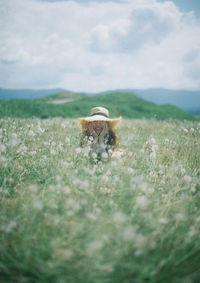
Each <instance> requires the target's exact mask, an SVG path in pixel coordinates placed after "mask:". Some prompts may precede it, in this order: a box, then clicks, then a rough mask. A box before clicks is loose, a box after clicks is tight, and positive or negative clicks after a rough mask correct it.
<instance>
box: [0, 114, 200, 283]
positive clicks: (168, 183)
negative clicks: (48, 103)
mask: <svg viewBox="0 0 200 283" xmlns="http://www.w3.org/2000/svg"><path fill="white" fill-rule="evenodd" d="M119 136H120V149H121V150H122V151H123V155H122V156H121V157H119V158H118V157H117V155H116V157H115V159H112V160H110V161H105V162H100V163H98V164H91V163H90V162H89V160H88V158H87V150H86V149H81V148H80V147H79V129H78V127H77V121H76V120H74V119H62V118H56V119H46V120H40V119H27V120H25V119H10V118H9V119H1V120H0V151H1V156H0V166H1V167H0V202H1V204H0V281H1V282H91V283H92V282H95V283H96V282H112V283H116V282H120V283H121V282H169V281H170V282H177V283H178V282H185V283H186V282H187V283H188V282H199V281H200V237H199V235H200V187H199V175H200V169H199V164H200V151H199V136H200V124H199V123H197V122H189V121H187V122H186V121H184V122H180V121H165V122H159V121H156V120H153V119H152V120H145V119H143V120H125V119H124V120H123V122H122V124H121V127H120V129H119Z"/></svg>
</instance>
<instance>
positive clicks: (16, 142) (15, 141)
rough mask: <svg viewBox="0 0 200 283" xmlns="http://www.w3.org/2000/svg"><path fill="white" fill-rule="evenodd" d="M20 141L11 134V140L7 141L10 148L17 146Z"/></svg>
mask: <svg viewBox="0 0 200 283" xmlns="http://www.w3.org/2000/svg"><path fill="white" fill-rule="evenodd" d="M20 142H21V140H20V139H19V138H18V136H17V135H16V134H12V136H11V139H10V141H9V145H10V146H12V147H15V146H18V145H19V144H20Z"/></svg>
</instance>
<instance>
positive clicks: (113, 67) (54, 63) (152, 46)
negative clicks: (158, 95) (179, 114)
mask: <svg viewBox="0 0 200 283" xmlns="http://www.w3.org/2000/svg"><path fill="white" fill-rule="evenodd" d="M0 21H1V25H2V27H3V28H1V31H0V37H1V42H0V68H1V77H0V86H1V87H7V88H27V87H28V88H30V87H32V88H51V87H64V88H67V89H72V90H77V91H91V92H93V91H102V90H106V89H116V88H148V87H165V88H187V89H199V88H200V81H199V75H200V51H199V50H200V38H199V34H200V22H199V21H198V20H197V19H196V18H195V16H194V15H193V14H192V13H185V14H183V13H181V12H180V11H179V10H178V8H177V7H176V6H175V5H174V3H173V2H169V1H167V2H163V3H158V2H157V1H156V0H132V1H128V0H127V1H122V2H119V1H117V2H115V1H111V2H109V1H107V2H101V3H99V2H95V1H92V2H88V3H87V5H82V4H80V3H79V2H75V1H67V2H64V1H60V2H59V1H57V2H52V3H50V2H46V1H39V0H15V1H14V2H13V1H12V0H7V1H3V0H0Z"/></svg>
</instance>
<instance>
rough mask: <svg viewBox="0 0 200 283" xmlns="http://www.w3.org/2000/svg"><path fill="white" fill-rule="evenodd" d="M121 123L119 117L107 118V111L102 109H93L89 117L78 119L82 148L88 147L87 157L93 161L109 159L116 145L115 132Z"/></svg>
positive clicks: (116, 137)
mask: <svg viewBox="0 0 200 283" xmlns="http://www.w3.org/2000/svg"><path fill="white" fill-rule="evenodd" d="M120 122H121V117H119V118H116V119H111V118H109V111H108V109H106V108H104V107H94V108H92V109H91V112H90V116H88V117H85V118H79V125H80V127H81V130H82V133H81V141H80V145H81V146H82V147H84V146H88V147H89V157H90V158H91V159H93V160H102V159H107V158H110V157H111V156H112V155H113V152H114V150H115V148H116V146H117V143H118V136H117V134H116V132H115V130H116V128H117V126H118V125H119V123H120Z"/></svg>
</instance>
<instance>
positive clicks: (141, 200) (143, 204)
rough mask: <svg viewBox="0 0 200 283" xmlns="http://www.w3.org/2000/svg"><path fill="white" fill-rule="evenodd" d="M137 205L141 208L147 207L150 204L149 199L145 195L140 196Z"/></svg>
mask: <svg viewBox="0 0 200 283" xmlns="http://www.w3.org/2000/svg"><path fill="white" fill-rule="evenodd" d="M136 206H137V207H139V208H141V209H146V208H147V206H148V199H147V198H146V197H145V196H138V197H137V198H136Z"/></svg>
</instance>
